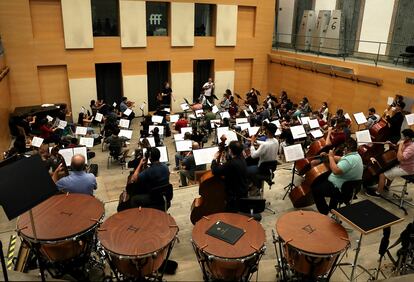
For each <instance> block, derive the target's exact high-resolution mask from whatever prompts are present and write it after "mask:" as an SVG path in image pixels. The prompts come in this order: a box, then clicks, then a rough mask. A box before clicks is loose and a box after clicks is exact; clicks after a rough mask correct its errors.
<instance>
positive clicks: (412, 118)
mask: <svg viewBox="0 0 414 282" xmlns="http://www.w3.org/2000/svg"><path fill="white" fill-rule="evenodd" d="M405 118H406V119H407V124H408V125H413V124H414V114H409V115H405Z"/></svg>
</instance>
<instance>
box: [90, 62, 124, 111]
mask: <svg viewBox="0 0 414 282" xmlns="http://www.w3.org/2000/svg"><path fill="white" fill-rule="evenodd" d="M95 73H96V90H97V92H98V99H103V100H104V101H105V102H106V103H107V104H108V105H112V104H113V103H114V102H116V103H117V105H119V103H120V102H121V97H122V96H123V95H122V74H121V64H120V63H110V64H95Z"/></svg>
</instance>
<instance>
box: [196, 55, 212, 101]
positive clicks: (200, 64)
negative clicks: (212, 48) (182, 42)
mask: <svg viewBox="0 0 414 282" xmlns="http://www.w3.org/2000/svg"><path fill="white" fill-rule="evenodd" d="M193 73H194V84H193V85H194V86H193V100H194V101H197V99H198V97H199V96H200V93H201V91H202V87H203V85H204V83H206V82H207V81H208V78H209V77H211V78H213V81H214V60H194V63H193Z"/></svg>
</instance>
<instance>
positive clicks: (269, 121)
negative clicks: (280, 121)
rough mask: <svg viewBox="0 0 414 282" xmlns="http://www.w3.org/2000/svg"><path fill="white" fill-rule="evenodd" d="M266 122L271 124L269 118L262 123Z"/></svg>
mask: <svg viewBox="0 0 414 282" xmlns="http://www.w3.org/2000/svg"><path fill="white" fill-rule="evenodd" d="M265 122H267V123H269V122H270V120H269V119H268V118H267V119H265V120H264V121H263V122H262V123H265Z"/></svg>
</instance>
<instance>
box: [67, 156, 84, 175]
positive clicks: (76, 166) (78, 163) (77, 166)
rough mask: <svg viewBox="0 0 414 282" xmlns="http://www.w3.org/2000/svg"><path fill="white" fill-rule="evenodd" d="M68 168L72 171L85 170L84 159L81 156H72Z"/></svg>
mask: <svg viewBox="0 0 414 282" xmlns="http://www.w3.org/2000/svg"><path fill="white" fill-rule="evenodd" d="M70 166H71V167H72V170H74V171H82V170H84V169H85V157H84V156H82V155H79V154H77V155H74V156H73V157H72V160H71V163H70Z"/></svg>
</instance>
